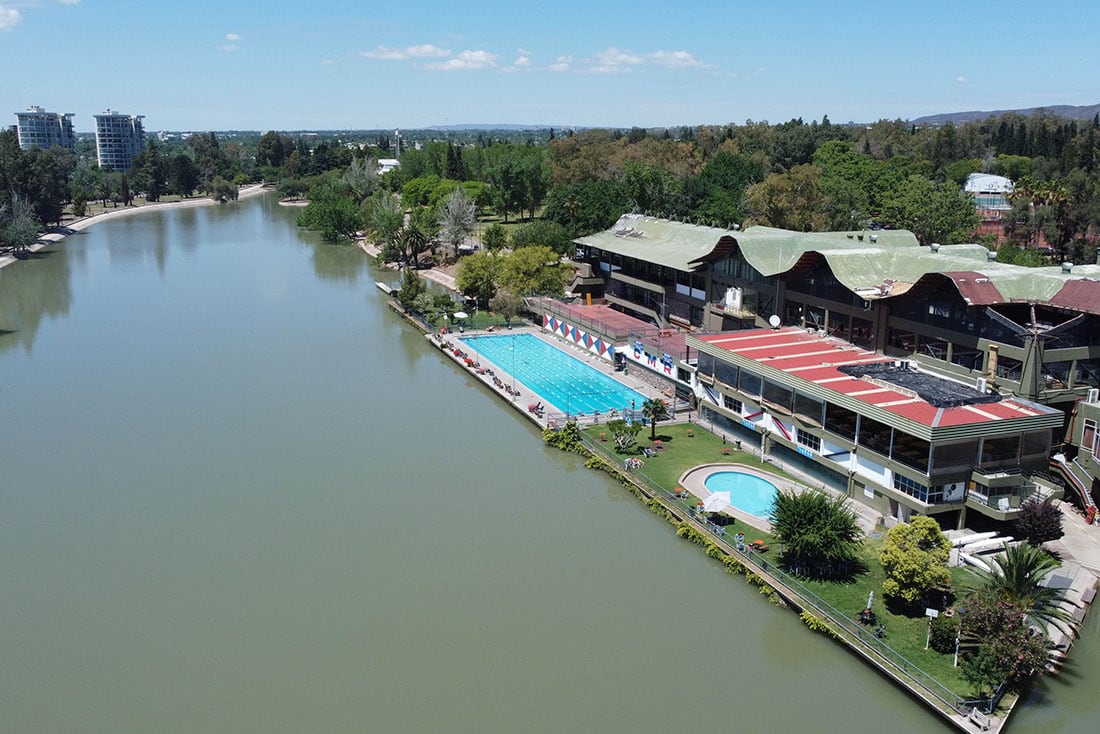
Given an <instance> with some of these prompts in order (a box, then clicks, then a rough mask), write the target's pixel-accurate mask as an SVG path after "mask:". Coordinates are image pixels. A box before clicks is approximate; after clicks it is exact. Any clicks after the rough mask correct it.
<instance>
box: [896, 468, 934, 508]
mask: <svg viewBox="0 0 1100 734" xmlns="http://www.w3.org/2000/svg"><path fill="white" fill-rule="evenodd" d="M894 489H896V490H897V491H899V492H904V493H905V494H907V495H909V496H910V497H916V498H917V499H918V500H920V501H921V502H928V487H926V486H925V485H923V484H921V483H920V482H918V481H916V480H913V479H910V478H909V477H906V476H902V475H901V474H895V475H894Z"/></svg>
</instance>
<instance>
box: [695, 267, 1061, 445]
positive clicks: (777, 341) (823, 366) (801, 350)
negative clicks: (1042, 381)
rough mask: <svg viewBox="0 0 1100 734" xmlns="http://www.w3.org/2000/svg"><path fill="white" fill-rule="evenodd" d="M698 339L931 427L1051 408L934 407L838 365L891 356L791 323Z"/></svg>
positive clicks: (1011, 404) (1016, 404)
mask: <svg viewBox="0 0 1100 734" xmlns="http://www.w3.org/2000/svg"><path fill="white" fill-rule="evenodd" d="M954 275H958V274H957V273H956V274H954ZM979 285H980V284H979ZM698 339H699V340H701V341H704V342H707V343H708V344H712V345H714V346H716V347H721V348H722V349H726V350H729V351H730V352H733V353H734V354H737V355H739V356H741V357H743V358H746V359H750V360H752V361H754V362H757V363H759V364H761V365H767V366H768V367H771V368H774V369H777V370H780V371H782V372H784V373H785V374H786V375H787V376H788V377H790V378H791V379H790V381H789V382H788V385H791V384H793V385H794V386H796V387H797V383H798V381H800V380H802V381H806V382H810V383H813V384H814V385H817V386H818V388H819V389H823V390H828V391H832V392H834V393H837V394H839V395H847V396H848V397H850V398H855V399H856V400H859V401H860V402H862V403H865V404H866V405H869V406H871V405H873V406H876V407H878V408H881V409H882V410H885V411H887V412H889V413H893V414H894V415H897V416H898V417H900V418H905V419H907V420H911V421H914V422H916V423H920V424H922V425H925V426H928V427H930V428H935V427H940V426H962V425H976V424H982V423H989V422H992V421H999V420H1006V419H1009V418H1024V417H1027V416H1031V415H1046V414H1048V413H1050V412H1051V409H1049V408H1045V407H1042V406H1039V405H1036V404H1034V403H1027V402H1022V401H1019V400H1016V399H1014V398H1005V399H1003V400H1001V401H1000V402H996V403H984V404H981V405H966V406H962V407H953V408H938V407H936V406H935V405H932V404H931V403H929V402H928V401H926V400H924V399H923V398H920V397H918V396H916V395H914V394H912V393H910V392H908V391H902V390H900V389H895V388H893V387H891V386H890V384H889V383H886V382H883V381H882V380H878V381H871V380H869V379H866V378H857V377H853V376H851V375H847V374H845V373H843V372H841V371H840V370H839V369H838V368H839V367H841V366H843V365H846V364H874V363H891V362H893V361H894V360H893V359H891V358H889V357H884V356H882V355H880V354H876V353H874V352H870V351H867V350H865V349H861V348H859V347H856V346H854V345H852V344H849V343H847V342H843V341H840V340H838V339H833V338H831V337H824V336H818V335H816V334H813V333H810V332H807V331H805V330H804V329H799V328H795V327H788V328H785V329H778V330H772V329H751V330H746V331H735V332H724V333H721V334H707V335H700V336H699V337H698Z"/></svg>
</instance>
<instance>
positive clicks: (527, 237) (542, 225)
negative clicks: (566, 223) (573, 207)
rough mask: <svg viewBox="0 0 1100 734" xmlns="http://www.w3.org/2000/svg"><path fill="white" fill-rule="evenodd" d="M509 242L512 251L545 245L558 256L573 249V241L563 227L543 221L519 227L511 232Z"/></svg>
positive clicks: (539, 220) (538, 220) (537, 220)
mask: <svg viewBox="0 0 1100 734" xmlns="http://www.w3.org/2000/svg"><path fill="white" fill-rule="evenodd" d="M509 241H510V243H511V245H512V249H513V250H518V249H520V248H521V247H530V246H532V245H546V246H547V247H550V248H551V249H553V250H554V252H556V253H558V254H559V255H565V254H568V253H569V252H571V251H572V249H573V247H572V245H573V240H572V238H571V237H570V236H569V232H568V231H567V230H566V229H565V227H563V226H561V225H560V224H558V223H557V222H551V221H548V220H545V219H536V220H535V221H533V222H529V223H527V224H523V225H520V226H519V227H517V228H516V229H515V231H513V232H512V236H511V238H510V240H509Z"/></svg>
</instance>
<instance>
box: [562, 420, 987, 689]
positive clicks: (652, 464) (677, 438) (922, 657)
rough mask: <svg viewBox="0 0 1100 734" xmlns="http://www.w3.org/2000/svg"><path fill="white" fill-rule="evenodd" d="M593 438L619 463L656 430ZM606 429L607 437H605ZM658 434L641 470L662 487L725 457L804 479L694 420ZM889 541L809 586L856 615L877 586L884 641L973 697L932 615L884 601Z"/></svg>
mask: <svg viewBox="0 0 1100 734" xmlns="http://www.w3.org/2000/svg"><path fill="white" fill-rule="evenodd" d="M584 432H585V434H586V435H588V437H589V438H591V439H593V440H595V442H596V443H597V445H598V447H599V448H600V449H601V450H602V451H603V452H604V454H605V455H606V456H607V457H608V458H610V459H611V460H612V461H613V463H615V464H619V465H621V462H622V459H623V458H624V457H626V456H640V455H641V449H642V447H651V446H652V445H653V442H652V441H651V440H650V437H649V436H650V429H649V428H648V427H646V428H644V429H643V430H642V432H641V433H639V434H638V445H637V446H636V447H635V448H634V449H632V450H631V451H630V452H629V453H627V454H619V453H617V452H616V451H615V439H614V437H613V436H611V434H610V433H609V432H608V431H607V429H606V426H604V425H601V424H597V425H594V426H590V427H588V428H586V429H584ZM601 434H603V437H602V438H601ZM657 439H658V440H659V441H660V442H661V446H662V448H661V449H660V450H659V451H657V452H656V455H654V456H651V457H649V458H647V459H644V462H645V466H644V468H643V469H642V470H641V473H643V474H644V475H645V476H646V477H647V478H648V479H649V480H650V481H651V482H653V483H655V484H657V485H658V486H660V487H661V488H663V489H665V490H667V491H669V492H673V491H675V490H676V488H677V482H678V480H679V478H680V477H681V476H682V475H683V473H684V472H685V471H687V470H688V469H690V468H692V467H694V466H698V465H700V464H713V463H719V462H723V461H728V462H731V463H737V464H744V465H747V466H752V467H755V468H758V469H761V470H763V471H766V472H770V473H772V474H776V475H779V476H782V477H785V478H787V479H791V480H793V481H796V482H797V481H799V480H798V478H796V477H793V476H791V475H789V474H786V473H785V472H782V471H780V470H779V469H777V468H776V467H775V466H773V465H771V464H767V463H765V462H762V461H760V460H759V459H757V458H755V457H753V456H752V455H750V454H748V453H746V452H743V451H738V450H736V448H735V447H734V445H732V444H728V443H723V441H722V439H721V438H720V437H719V436H716V435H714V434H712V433H710V432H709V431H706V430H704V429H703V428H700V427H699V426H697V425H694V424H690V423H677V424H668V425H661V424H660V423H658V424H657ZM694 502H695V500H694V499H692V500H686V501H683V504H684V506H685V507H688V506H689V505H691V504H693V503H694ZM752 537H754V538H755V537H762V538H764V539H765V540H767V541H768V543H769V544H771V545H772V546H773V547H775V548H777V547H778V540H777V539H776V538H774V537H770V536H768V534H767V533H761V532H760V531H756V530H754V531H753V535H752ZM883 542H884V540H883V539H882V538H870V537H868V538H865V539H864V542H863V546H862V548H861V553H860V555H861V557H862V559H863V562H864V566H865V568H866V570H865V571H864V572H863V573H861V574H859V575H858V576H856V577H855V578H853V579H851V580H849V581H846V582H838V581H805V582H804V583H803V586H804V587H805V589H806V590H807V591H809V592H811V593H813V594H815V595H817V596H818V597H820V598H821V599H822V600H823V601H824V602H826V603H827V604H828V605H830V606H832V607H833V608H834V609H836V610H838V611H839V612H841V613H842V614H844V615H845V616H847V617H849V618H851V619H853V620H854V619H855V618H856V617H857V616H858V615H859V613H860V611H861V610H863V609H864V607H865V606H866V605H867V596H868V594H869V593H870V592H871V591H874V592H875V601H874V604H873V611H874V612H875V614H876V616H877V618H878V622H879V623H880V624H882V625H883V627H884V628H885V630H886V637H885V638H884V640H883V642H884V643H885V644H886V645H888V646H889V647H890V648H892V649H893V650H894V651H895V652H896V653H897V654H899V655H901V656H902V657H903V658H905V659H906V660H908V661H909V662H910V663H912V665H913V667H916V668H919V669H920V670H922V671H924V672H925V673H926V674H928V675H929V676H930V677H932V678H934V679H935V680H936V681H938V682H939V683H940V684H941V685H942V686H944V687H945V688H947V689H949V690H951V691H954V692H955V693H957V694H959V695H961V696H969V695H970V694H971V693H972V690H971V686H970V684H969V683H967V682H966V680H965V679H964V678H963V677H962V669H961V668H956V667H954V666H953V664H952V663H953V658H954V656H953V655H944V654H940V653H938V652H936V651H935V650H931V649H929V650H925V649H924V644H925V639H926V636H927V633H928V619H927V617H924V616H919V617H908V616H905V615H904V614H895V613H894V612H892V611H891V610H890V609H888V608H887V606H886V604H885V603H884V602H883V595H882V582H883V581H884V580H885V578H886V574H885V573H884V571H883V569H882V565H881V564H880V563H879V560H878V556H879V551H880V550H881V548H882V544H883ZM777 555H778V554H775V556H777ZM951 571H952V583H953V585H954V587H955V588H956V589H959V587H960V585H961V584H964V583H966V582H968V581H970V580H972V579H973V578H974V574H973V573H972V572H970V571H969V570H968V569H965V568H953V569H951Z"/></svg>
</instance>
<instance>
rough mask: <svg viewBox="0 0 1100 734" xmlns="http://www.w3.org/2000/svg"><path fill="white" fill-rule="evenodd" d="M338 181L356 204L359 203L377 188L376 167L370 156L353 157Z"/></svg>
mask: <svg viewBox="0 0 1100 734" xmlns="http://www.w3.org/2000/svg"><path fill="white" fill-rule="evenodd" d="M340 181H341V182H342V183H343V184H344V186H345V187H346V188H347V190H348V192H349V193H350V194H351V198H352V200H353V201H354V202H355V203H356V205H358V204H361V203H363V202H364V201H365V200H366V199H367V197H369V196H370V195H371V194H373V193H374V190H375V189H376V188H378V168H377V166H376V165H375V163H374V161H373V160H372V159H370V158H354V159H352V161H351V165H349V166H348V167H347V170H345V171H344V175H343V176H342V177H341V178H340Z"/></svg>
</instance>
